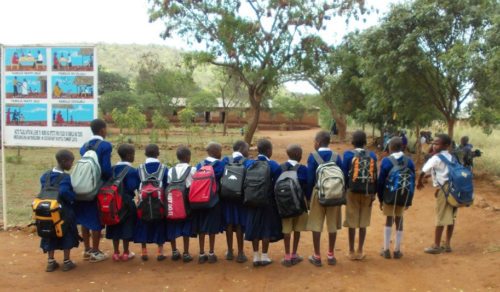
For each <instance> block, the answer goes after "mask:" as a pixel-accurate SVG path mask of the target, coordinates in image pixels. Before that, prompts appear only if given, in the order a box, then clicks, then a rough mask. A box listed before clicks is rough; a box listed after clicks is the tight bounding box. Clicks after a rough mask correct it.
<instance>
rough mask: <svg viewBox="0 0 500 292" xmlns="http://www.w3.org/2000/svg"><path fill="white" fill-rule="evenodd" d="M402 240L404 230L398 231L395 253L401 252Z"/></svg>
mask: <svg viewBox="0 0 500 292" xmlns="http://www.w3.org/2000/svg"><path fill="white" fill-rule="evenodd" d="M401 239H403V230H398V231H396V243H395V245H394V250H395V251H400V250H401Z"/></svg>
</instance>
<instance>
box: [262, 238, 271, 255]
mask: <svg viewBox="0 0 500 292" xmlns="http://www.w3.org/2000/svg"><path fill="white" fill-rule="evenodd" d="M268 250H269V238H264V239H262V253H267V251H268Z"/></svg>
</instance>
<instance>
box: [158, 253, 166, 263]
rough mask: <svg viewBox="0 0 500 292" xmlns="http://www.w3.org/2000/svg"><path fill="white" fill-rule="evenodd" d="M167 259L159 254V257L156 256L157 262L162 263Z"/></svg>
mask: <svg viewBox="0 0 500 292" xmlns="http://www.w3.org/2000/svg"><path fill="white" fill-rule="evenodd" d="M166 258H167V257H166V256H165V255H162V254H159V255H158V256H156V260H157V261H159V262H161V261H164V260H165V259H166Z"/></svg>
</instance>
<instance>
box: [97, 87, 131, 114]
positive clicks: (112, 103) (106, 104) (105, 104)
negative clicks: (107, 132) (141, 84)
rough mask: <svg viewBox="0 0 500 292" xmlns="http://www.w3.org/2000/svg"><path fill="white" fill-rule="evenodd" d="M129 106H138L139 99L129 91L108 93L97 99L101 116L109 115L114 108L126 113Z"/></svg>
mask: <svg viewBox="0 0 500 292" xmlns="http://www.w3.org/2000/svg"><path fill="white" fill-rule="evenodd" d="M129 106H139V97H138V96H137V94H136V93H134V92H131V91H110V92H106V93H104V94H103V95H101V97H100V98H99V108H100V109H101V111H102V113H103V114H108V113H111V112H112V111H113V110H114V109H115V108H116V109H119V110H120V111H126V110H127V108H128V107H129Z"/></svg>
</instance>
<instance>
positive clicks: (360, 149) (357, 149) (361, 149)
mask: <svg viewBox="0 0 500 292" xmlns="http://www.w3.org/2000/svg"><path fill="white" fill-rule="evenodd" d="M354 150H356V151H364V150H365V149H363V148H356V149H354Z"/></svg>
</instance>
